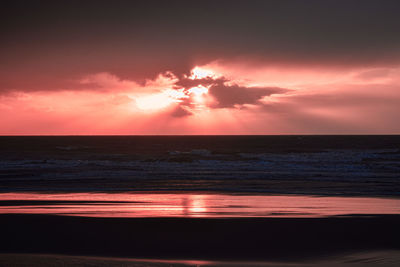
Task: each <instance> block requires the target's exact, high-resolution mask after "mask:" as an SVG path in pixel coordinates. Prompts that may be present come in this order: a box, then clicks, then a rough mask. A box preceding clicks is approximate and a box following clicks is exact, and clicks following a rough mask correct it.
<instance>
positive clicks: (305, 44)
mask: <svg viewBox="0 0 400 267" xmlns="http://www.w3.org/2000/svg"><path fill="white" fill-rule="evenodd" d="M399 7H400V2H399V1H391V0H385V1H381V0H375V1H371V0H365V1H358V0H343V1H336V0H325V1H320V0H318V1H317V0H309V1H298V0H292V1H288V0H279V1H278V0H276V1H275V0H270V1H247V0H246V1H224V0H221V1H207V0H205V1H177V0H171V1H154V0H148V1H117V0H116V1H63V2H62V1H34V2H27V1H18V0H13V1H3V2H2V8H1V10H0V18H1V23H0V33H1V42H0V62H1V63H0V90H6V89H8V90H15V89H18V90H53V89H58V88H66V87H69V84H68V83H69V82H70V81H71V80H74V79H78V78H79V77H82V76H84V75H88V74H93V73H99V72H109V73H112V74H115V75H117V76H118V77H120V78H121V79H128V80H135V81H141V80H145V79H147V78H153V77H155V76H156V75H158V73H161V72H164V71H166V70H170V71H173V72H174V73H182V74H183V73H187V72H188V71H189V70H190V69H191V67H193V66H194V65H195V64H203V63H207V62H210V61H212V60H215V59H222V60H236V59H238V58H239V59H241V60H253V61H259V62H261V63H262V64H275V63H283V64H300V65H309V64H317V65H340V66H352V65H357V66H366V65H368V66H372V65H374V66H375V65H376V66H380V65H390V64H398V63H399V62H400V35H399V34H398V29H399V28H400V20H399V19H398V10H399Z"/></svg>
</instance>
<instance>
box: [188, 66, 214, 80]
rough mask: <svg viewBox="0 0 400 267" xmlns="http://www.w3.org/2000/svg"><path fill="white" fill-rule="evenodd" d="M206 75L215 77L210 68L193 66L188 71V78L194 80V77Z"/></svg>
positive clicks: (201, 77)
mask: <svg viewBox="0 0 400 267" xmlns="http://www.w3.org/2000/svg"><path fill="white" fill-rule="evenodd" d="M208 77H211V78H212V77H215V73H214V72H213V71H212V70H208V69H204V68H200V67H194V68H193V69H192V71H191V72H190V76H189V79H192V80H196V79H204V78H208Z"/></svg>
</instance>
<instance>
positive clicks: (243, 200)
mask: <svg viewBox="0 0 400 267" xmlns="http://www.w3.org/2000/svg"><path fill="white" fill-rule="evenodd" d="M0 213H2V214H4V213H24V214H59V215H71V216H90V217H215V218H220V217H320V216H334V215H346V214H400V199H394V198H367V197H316V196H263V195H223V194H182V193H179V194H160V193H158V194H152V193H68V194H52V193H1V194H0Z"/></svg>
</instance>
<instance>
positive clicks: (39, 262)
mask: <svg viewBox="0 0 400 267" xmlns="http://www.w3.org/2000/svg"><path fill="white" fill-rule="evenodd" d="M399 265H400V251H373V252H364V253H354V254H347V255H340V256H336V257H327V258H319V259H315V260H298V261H292V262H283V261H282V262H277V261H276V262H268V261H259V262H250V261H236V262H233V261H179V260H147V259H129V258H104V257H86V256H65V255H42V254H0V266H15V267H18V266H21V267H22V266H24V267H25V266H33V267H35V266H100V267H102V266H132V267H144V266H150V267H166V266H209V267H218V266H221V267H222V266H224V267H226V266H237V267H239V266H248V267H258V266H280V267H289V266H301V267H305V266H331V267H334V266H335V267H336V266H390V267H397V266H399Z"/></svg>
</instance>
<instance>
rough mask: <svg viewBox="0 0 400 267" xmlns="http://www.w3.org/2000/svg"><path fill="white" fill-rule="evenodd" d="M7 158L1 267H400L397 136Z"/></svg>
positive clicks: (138, 142)
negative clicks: (321, 266) (381, 266)
mask: <svg viewBox="0 0 400 267" xmlns="http://www.w3.org/2000/svg"><path fill="white" fill-rule="evenodd" d="M235 144H237V145H235ZM0 147H1V152H0V181H1V184H0V235H1V240H2V242H1V244H0V265H1V266H46V265H47V266H57V265H60V264H64V265H67V266H69V265H82V266H293V265H294V266H318V265H321V264H322V265H326V266H343V265H348V266H368V265H371V266H374V265H376V264H382V265H383V266H397V265H398V264H399V257H400V256H399V255H400V242H399V241H398V240H400V231H399V228H398V225H400V198H399V192H400V190H399V186H400V183H399V179H400V176H399V169H400V153H399V151H400V150H399V148H400V138H399V137H398V136H384V137H382V136H325V137H324V136H286V137H285V136H237V137H234V136H230V137H217V136H208V137H204V136H202V137H196V136H192V137H128V136H125V137H112V136H105V137H93V138H92V137H1V138H0Z"/></svg>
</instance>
